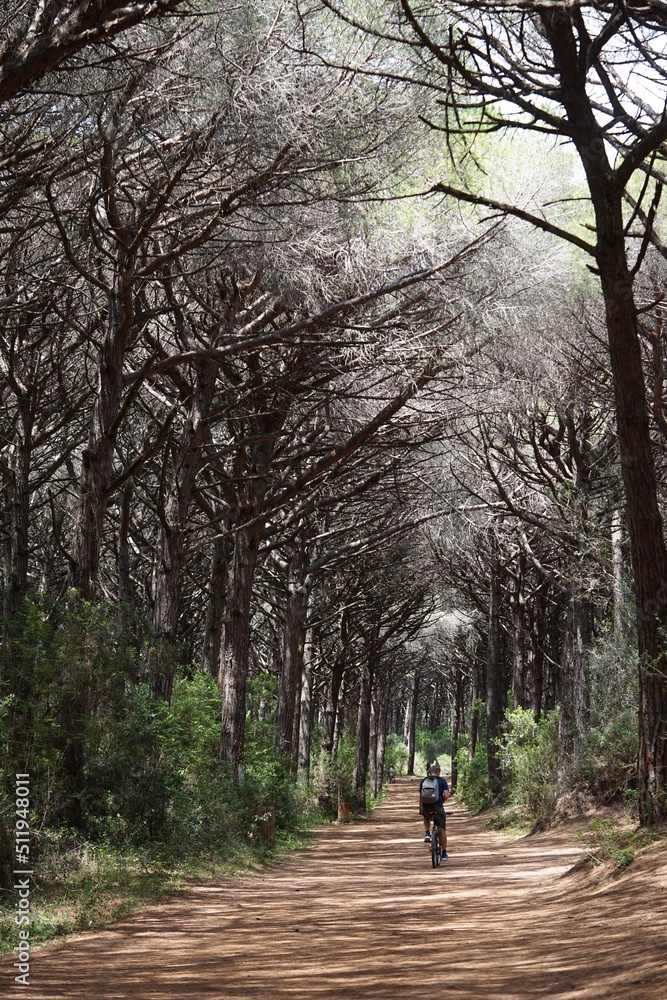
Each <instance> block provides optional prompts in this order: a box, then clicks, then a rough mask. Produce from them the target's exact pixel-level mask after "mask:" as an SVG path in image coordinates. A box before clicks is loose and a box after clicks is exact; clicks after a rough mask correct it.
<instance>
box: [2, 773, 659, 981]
mask: <svg viewBox="0 0 667 1000" xmlns="http://www.w3.org/2000/svg"><path fill="white" fill-rule="evenodd" d="M454 809H455V812H454V814H453V815H452V816H450V817H448V826H449V830H448V832H449V852H450V860H449V862H446V863H443V866H442V868H441V869H440V870H436V871H434V870H433V869H432V867H431V864H430V857H429V854H428V850H427V848H426V846H425V845H424V844H423V842H422V836H423V831H422V826H421V819H420V817H419V816H418V814H417V782H416V779H415V780H410V779H407V778H404V779H399V780H398V781H397V783H396V784H394V785H392V786H390V787H389V790H388V798H387V800H386V801H385V802H384V803H383V804H382V805H380V806H379V807H378V808H377V809H376V810H375V812H374V814H373V816H372V817H370V818H367V819H364V820H362V821H361V822H358V823H353V824H350V825H346V826H339V825H336V826H330V827H327V828H323V829H322V830H321V831H320V832H318V833H317V835H316V838H315V840H314V843H313V846H312V848H311V849H309V850H307V851H304V852H299V853H295V854H293V855H291V856H290V857H289V858H287V859H286V860H284V861H280V862H278V863H277V864H276V865H275V867H274V868H272V869H270V870H268V871H266V872H264V873H259V874H256V875H254V876H244V877H242V878H234V879H229V880H227V881H226V882H224V883H223V884H221V885H218V886H212V887H199V888H194V889H193V890H191V891H189V892H188V893H187V895H185V896H183V897H177V898H174V899H172V900H170V901H168V902H166V903H163V904H160V905H154V906H150V907H148V908H146V909H144V910H142V911H141V912H139V913H138V914H136V915H135V916H133V917H131V918H128V919H125V920H123V921H121V922H119V923H117V924H114V926H113V928H112V929H110V930H107V931H102V932H97V933H90V934H84V935H79V936H78V937H76V938H74V939H71V940H69V941H66V942H61V943H56V944H52V945H48V946H45V947H42V948H38V949H36V950H35V953H34V955H33V956H32V959H31V968H30V979H31V984H30V987H29V988H27V989H26V988H24V987H23V988H22V987H18V986H15V987H14V990H12V989H10V994H11V995H12V996H13V995H17V996H18V995H23V996H29V997H30V1000H56V998H58V1000H59V998H63V1000H64V998H79V997H81V998H84V997H85V998H86V1000H111V998H113V1000H138V998H140V997H141V998H143V1000H172V998H173V1000H181V998H192V1000H194V998H198V1000H208V998H211V1000H213V998H216V1000H227V998H230V1000H231V998H234V1000H236V998H257V997H266V998H278V1000H283V998H284V1000H287V998H291V1000H309V998H320V997H321V998H329V997H331V998H338V997H340V998H343V997H344V998H349V1000H366V998H368V1000H371V998H373V1000H412V998H414V1000H424V998H430V997H433V998H436V997H438V998H440V997H442V998H448V997H456V998H461V1000H482V998H484V1000H529V998H531V1000H532V998H534V997H548V998H566V997H567V998H579V997H582V998H583V997H586V998H591V1000H620V998H628V1000H629V998H633V1000H638V998H639V1000H644V998H646V1000H653V998H655V1000H664V998H665V997H667V967H666V963H665V955H666V954H667V931H666V922H665V898H666V896H667V892H666V890H667V869H666V868H665V866H664V855H662V856H661V858H662V859H663V866H662V867H661V868H660V869H659V870H658V871H656V870H655V869H652V868H651V867H650V866H648V867H647V866H646V865H643V864H642V860H643V859H640V860H639V861H638V862H636V863H635V865H633V866H631V869H630V871H629V872H628V873H627V874H624V875H623V876H622V877H621V878H618V879H611V880H608V881H607V882H606V883H600V882H599V881H598V880H597V879H596V880H594V879H592V878H591V876H590V873H589V872H588V871H583V870H582V871H575V872H574V873H571V874H568V875H564V873H565V872H566V870H567V869H569V868H570V867H571V866H572V865H573V864H574V863H575V862H576V861H577V860H578V857H579V856H580V855H581V854H582V851H581V850H580V848H579V847H577V846H576V844H573V842H572V840H571V839H570V838H571V834H572V829H571V828H570V829H569V831H565V830H563V829H562V828H561V829H557V830H555V831H550V832H548V833H545V834H539V835H537V836H534V837H529V838H525V839H522V840H518V841H514V842H510V841H508V840H507V839H505V838H504V837H503V836H502V835H501V834H498V833H493V832H490V831H488V830H485V829H484V824H483V822H482V820H480V819H478V818H475V817H471V816H470V815H469V814H467V813H466V812H465V811H463V810H462V809H460V808H458V807H454ZM635 866H637V867H636V871H635V873H634V874H632V869H634V868H635ZM8 965H9V963H8V962H7V959H6V958H5V959H4V960H3V962H2V965H1V966H0V967H1V968H2V972H3V976H2V978H3V980H4V981H5V982H6V981H7V980H6V978H5V977H6V976H7V973H8V972H9V971H10V970H9V968H8ZM10 976H11V972H10ZM0 992H2V993H3V994H4V993H5V990H4V988H3V989H2V990H1V991H0Z"/></svg>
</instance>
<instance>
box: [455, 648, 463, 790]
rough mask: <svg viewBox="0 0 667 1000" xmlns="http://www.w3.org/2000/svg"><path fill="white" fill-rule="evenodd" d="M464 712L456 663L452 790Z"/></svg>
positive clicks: (461, 687) (460, 681)
mask: <svg viewBox="0 0 667 1000" xmlns="http://www.w3.org/2000/svg"><path fill="white" fill-rule="evenodd" d="M463 714H464V686H463V670H462V668H461V664H460V663H457V664H456V674H455V680H454V720H453V723H452V791H453V792H454V791H456V786H457V784H458V777H459V775H458V762H457V760H456V754H457V751H458V748H459V736H460V734H461V732H462V729H463Z"/></svg>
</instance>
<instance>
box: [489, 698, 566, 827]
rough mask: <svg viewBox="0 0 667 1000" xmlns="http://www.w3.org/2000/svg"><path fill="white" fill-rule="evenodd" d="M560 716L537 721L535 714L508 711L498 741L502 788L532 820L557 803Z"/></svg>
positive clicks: (551, 715) (525, 710) (551, 714)
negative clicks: (523, 808)
mask: <svg viewBox="0 0 667 1000" xmlns="http://www.w3.org/2000/svg"><path fill="white" fill-rule="evenodd" d="M558 714H559V713H558V709H555V710H554V711H552V712H548V713H547V714H546V715H544V716H543V717H542V718H541V719H540V721H539V722H536V721H535V716H534V715H533V713H532V711H529V710H528V709H523V708H515V709H509V708H508V709H507V711H506V713H505V724H504V727H503V728H504V732H503V735H502V736H501V737H500V738H499V739H498V753H499V758H500V764H501V767H502V772H503V786H504V788H505V789H506V791H507V792H508V794H509V797H510V800H511V801H512V802H514V803H516V804H517V805H520V806H523V807H525V808H526V810H527V812H528V814H529V816H530V818H531V819H533V820H536V819H539V818H541V817H542V816H544V815H546V814H547V813H548V812H549V811H550V809H551V808H552V807H553V804H554V802H555V788H556V761H557V756H558Z"/></svg>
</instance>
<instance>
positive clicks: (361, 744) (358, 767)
mask: <svg viewBox="0 0 667 1000" xmlns="http://www.w3.org/2000/svg"><path fill="white" fill-rule="evenodd" d="M373 655H374V654H373V650H372V649H371V650H370V651H369V653H368V656H367V657H366V659H365V661H364V666H363V669H362V673H361V690H360V692H359V712H358V714H357V737H356V747H355V753H354V795H355V800H356V804H357V807H358V808H359V809H361V810H363V811H364V812H365V811H366V777H367V774H368V751H369V741H370V724H371V695H372V688H373V671H374V667H375V664H374V660H373Z"/></svg>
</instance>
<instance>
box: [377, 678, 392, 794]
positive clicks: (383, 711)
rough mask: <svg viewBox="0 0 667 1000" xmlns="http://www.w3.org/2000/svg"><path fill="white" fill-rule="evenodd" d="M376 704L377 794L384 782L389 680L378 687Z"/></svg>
mask: <svg viewBox="0 0 667 1000" xmlns="http://www.w3.org/2000/svg"><path fill="white" fill-rule="evenodd" d="M378 688H379V690H378V704H379V712H378V714H379V724H378V739H377V780H378V794H379V792H380V791H381V789H382V782H383V780H384V758H385V753H386V749H387V725H388V722H389V694H390V680H389V678H387V680H386V682H384V683H382V684H379V685H378Z"/></svg>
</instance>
